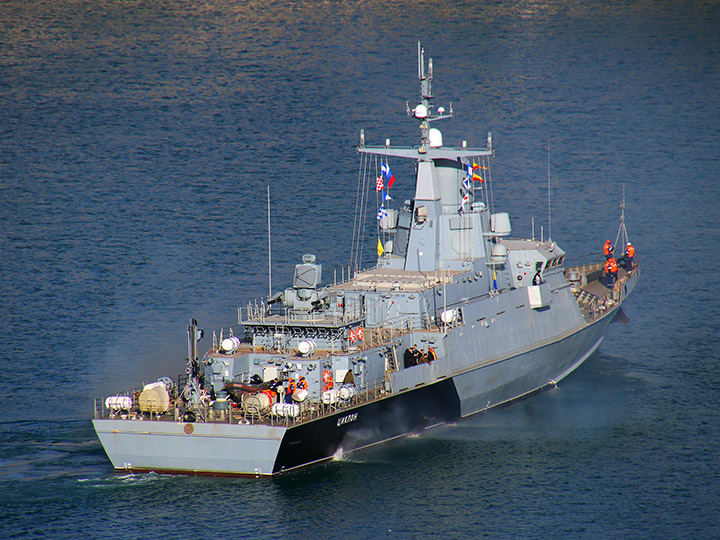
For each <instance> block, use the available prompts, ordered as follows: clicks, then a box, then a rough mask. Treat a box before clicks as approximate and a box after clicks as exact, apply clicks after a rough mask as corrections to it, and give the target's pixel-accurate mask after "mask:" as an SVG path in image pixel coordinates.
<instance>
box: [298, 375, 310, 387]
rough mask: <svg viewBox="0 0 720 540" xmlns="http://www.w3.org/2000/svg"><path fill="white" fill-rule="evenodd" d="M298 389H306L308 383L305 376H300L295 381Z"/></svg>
mask: <svg viewBox="0 0 720 540" xmlns="http://www.w3.org/2000/svg"><path fill="white" fill-rule="evenodd" d="M297 387H298V390H307V387H308V384H307V381H306V380H305V377H300V380H299V381H298V383H297Z"/></svg>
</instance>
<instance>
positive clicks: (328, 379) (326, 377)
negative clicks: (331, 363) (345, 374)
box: [322, 369, 333, 392]
mask: <svg viewBox="0 0 720 540" xmlns="http://www.w3.org/2000/svg"><path fill="white" fill-rule="evenodd" d="M322 380H323V382H324V383H325V384H324V385H323V392H327V391H328V390H330V389H331V388H332V387H333V378H332V372H331V371H330V370H329V369H326V370H325V371H323V374H322Z"/></svg>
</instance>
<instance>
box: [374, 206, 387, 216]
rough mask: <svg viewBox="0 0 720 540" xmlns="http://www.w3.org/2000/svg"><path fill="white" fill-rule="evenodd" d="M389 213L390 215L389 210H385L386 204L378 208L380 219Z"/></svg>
mask: <svg viewBox="0 0 720 540" xmlns="http://www.w3.org/2000/svg"><path fill="white" fill-rule="evenodd" d="M387 215H388V214H387V210H385V206H384V205H381V206H380V210H378V215H377V218H378V219H382V218H384V217H387Z"/></svg>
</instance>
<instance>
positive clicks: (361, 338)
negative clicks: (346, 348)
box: [355, 326, 365, 341]
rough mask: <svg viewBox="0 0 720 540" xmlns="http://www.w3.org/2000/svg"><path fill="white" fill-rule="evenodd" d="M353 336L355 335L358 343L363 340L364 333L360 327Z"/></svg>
mask: <svg viewBox="0 0 720 540" xmlns="http://www.w3.org/2000/svg"><path fill="white" fill-rule="evenodd" d="M355 334H356V335H357V340H358V341H362V340H363V337H364V336H365V332H363V329H362V326H358V327H357V330H355Z"/></svg>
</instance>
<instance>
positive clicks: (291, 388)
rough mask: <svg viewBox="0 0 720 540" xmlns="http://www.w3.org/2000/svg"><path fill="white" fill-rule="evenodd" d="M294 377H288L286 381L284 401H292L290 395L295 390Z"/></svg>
mask: <svg viewBox="0 0 720 540" xmlns="http://www.w3.org/2000/svg"><path fill="white" fill-rule="evenodd" d="M295 388H296V386H295V379H293V378H290V379H288V381H287V387H286V388H285V403H292V395H293V392H294V391H295Z"/></svg>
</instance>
